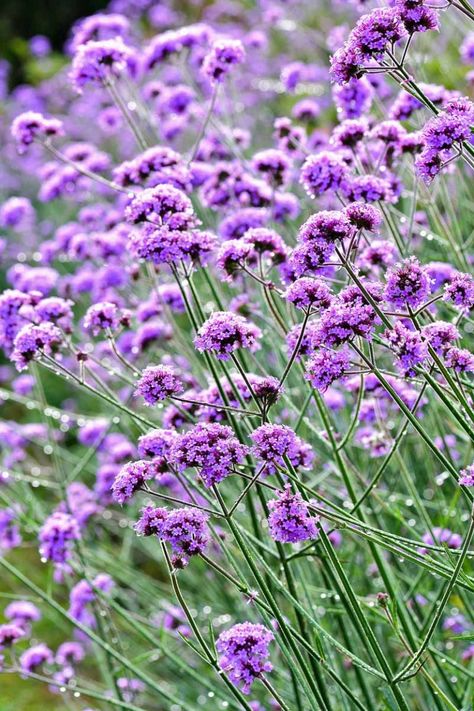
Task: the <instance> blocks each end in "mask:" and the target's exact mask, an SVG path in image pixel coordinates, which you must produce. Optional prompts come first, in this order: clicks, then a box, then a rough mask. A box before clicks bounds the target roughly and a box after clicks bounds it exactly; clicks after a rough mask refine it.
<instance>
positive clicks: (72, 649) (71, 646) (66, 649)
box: [54, 642, 86, 666]
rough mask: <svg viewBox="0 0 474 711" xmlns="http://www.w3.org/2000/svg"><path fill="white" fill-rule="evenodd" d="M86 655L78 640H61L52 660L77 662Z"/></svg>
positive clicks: (59, 662)
mask: <svg viewBox="0 0 474 711" xmlns="http://www.w3.org/2000/svg"><path fill="white" fill-rule="evenodd" d="M85 656H86V651H85V649H84V647H83V646H82V644H80V643H79V642H63V643H62V644H60V645H59V647H58V648H57V650H56V655H55V657H54V661H55V662H56V664H60V665H61V666H66V665H67V664H79V662H82V660H83V659H84V657H85Z"/></svg>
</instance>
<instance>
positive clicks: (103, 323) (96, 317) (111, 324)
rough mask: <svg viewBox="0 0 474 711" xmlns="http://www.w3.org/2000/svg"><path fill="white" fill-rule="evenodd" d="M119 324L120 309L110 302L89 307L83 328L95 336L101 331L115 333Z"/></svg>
mask: <svg viewBox="0 0 474 711" xmlns="http://www.w3.org/2000/svg"><path fill="white" fill-rule="evenodd" d="M119 324H120V309H119V308H118V306H117V305H116V304H114V303H112V302H110V301H102V302H99V303H97V304H93V305H92V306H89V308H88V309H87V311H86V315H85V316H84V328H85V329H86V331H90V332H91V333H92V334H93V335H94V336H97V335H98V334H99V333H101V331H112V332H113V331H115V330H116V329H117V328H118V326H119Z"/></svg>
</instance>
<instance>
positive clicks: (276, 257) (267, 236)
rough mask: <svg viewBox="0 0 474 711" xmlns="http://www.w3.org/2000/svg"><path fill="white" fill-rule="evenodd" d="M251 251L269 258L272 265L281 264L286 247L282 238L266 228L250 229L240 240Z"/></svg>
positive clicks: (284, 256) (285, 253)
mask: <svg viewBox="0 0 474 711" xmlns="http://www.w3.org/2000/svg"><path fill="white" fill-rule="evenodd" d="M242 239H243V240H244V241H245V242H246V243H247V244H249V245H250V246H251V247H252V249H253V250H254V251H255V252H256V253H257V254H261V255H265V256H267V257H270V258H271V260H272V262H273V263H274V264H278V263H280V262H283V261H284V260H285V258H286V255H287V251H288V250H287V247H286V245H285V242H284V241H283V238H282V237H281V236H280V235H279V234H278V232H275V230H270V229H268V228H267V227H252V228H250V229H249V230H247V232H246V233H245V235H244V236H243V238H242Z"/></svg>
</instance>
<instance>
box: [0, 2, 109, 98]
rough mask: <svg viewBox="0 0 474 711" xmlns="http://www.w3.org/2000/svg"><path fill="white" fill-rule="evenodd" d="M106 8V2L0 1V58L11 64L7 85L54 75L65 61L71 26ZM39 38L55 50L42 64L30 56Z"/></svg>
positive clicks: (34, 80)
mask: <svg viewBox="0 0 474 711" xmlns="http://www.w3.org/2000/svg"><path fill="white" fill-rule="evenodd" d="M106 5H107V2H106V0H66V1H65V2H57V0H1V1H0V58H2V59H6V60H7V61H8V62H9V64H10V67H11V69H10V86H11V87H12V86H16V85H17V84H22V83H28V82H33V83H36V82H37V81H39V80H40V79H42V78H43V77H44V76H47V75H48V74H51V73H54V72H55V71H56V69H57V68H58V65H60V64H62V63H63V62H64V57H63V56H61V53H62V50H63V48H64V43H65V41H66V40H67V38H68V36H69V32H70V29H71V25H73V24H74V22H75V21H76V20H78V19H79V18H81V17H86V16H87V15H91V14H92V13H94V12H97V11H98V10H102V9H103V8H105V7H106ZM38 35H40V36H43V37H46V38H47V39H48V40H49V42H50V43H51V46H52V48H53V50H54V52H53V54H52V55H51V56H50V57H48V58H47V59H46V58H45V59H43V60H42V61H38V58H36V57H34V56H33V54H32V52H31V49H30V43H29V41H30V40H31V38H32V37H37V36H38Z"/></svg>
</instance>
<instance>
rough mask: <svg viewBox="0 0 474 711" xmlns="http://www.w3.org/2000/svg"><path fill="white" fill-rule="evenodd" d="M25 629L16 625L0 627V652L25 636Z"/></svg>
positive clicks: (10, 624) (9, 624)
mask: <svg viewBox="0 0 474 711" xmlns="http://www.w3.org/2000/svg"><path fill="white" fill-rule="evenodd" d="M25 634H26V633H25V629H24V627H22V626H21V625H18V624H16V623H10V622H8V623H7V624H3V625H0V651H1V650H3V649H6V648H7V647H11V646H12V645H13V644H15V642H18V640H19V639H21V638H22V637H24V636H25Z"/></svg>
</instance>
